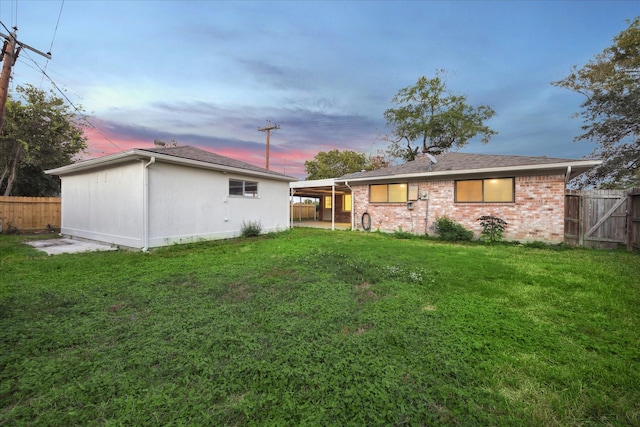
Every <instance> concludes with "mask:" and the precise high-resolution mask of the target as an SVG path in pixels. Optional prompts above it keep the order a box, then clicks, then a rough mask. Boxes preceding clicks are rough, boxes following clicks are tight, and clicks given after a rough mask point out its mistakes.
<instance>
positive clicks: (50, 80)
mask: <svg viewBox="0 0 640 427" xmlns="http://www.w3.org/2000/svg"><path fill="white" fill-rule="evenodd" d="M26 55H27V58H29V59H30V60H31V61H32V62H33V63H34V64H35V66H36V67H38V69H39V70H40V72H41V73H42V75H43V76H44V77H46V78H47V80H49V82H50V83H51V84H52V85H53V87H54V88H55V89H56V90H57V91H58V92H59V93H60V95H62V97H63V98H64V99H65V100H66V101H67V102H68V103H69V105H71V106H72V107H73V109H74V110H75V111H76V113H78V114H79V115H80V117H81V118H82V120H83V121H84V122H85V123H86V124H87V125H88V126H89V127H90V128H92V129H94V130H95V131H96V132H98V134H100V136H102V137H103V138H104V139H106V140H107V141H108V142H109V143H110V144H111V145H113V146H114V147H115V148H116V149H117V150H118V151H123V150H122V149H121V148H120V147H118V145H117V144H116V143H115V142H113V141H112V140H111V139H109V137H107V136H106V135H105V134H104V133H102V131H101V130H100V129H98V127H97V126H96V125H94V124H93V123H91V121H90V120H89V118H88V117H87V115H86V114H84V113H83V112H82V111H81V110H80V108H78V107H76V105H75V104H74V103H73V102H72V101H71V100H70V99H69V97H67V95H66V94H65V93H64V91H63V90H62V89H60V87H59V86H58V85H57V84H56V82H54V81H53V79H52V78H51V77H50V76H49V74H47V72H46V71H44V70H43V69H42V67H40V65H39V64H38V63H37V62H36V61H35V60H34V59H33V58H32V57H31V55H29V54H28V53H27V54H26Z"/></svg>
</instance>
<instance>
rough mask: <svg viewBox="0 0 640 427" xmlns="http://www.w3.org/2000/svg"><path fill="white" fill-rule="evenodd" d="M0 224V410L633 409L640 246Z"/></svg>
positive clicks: (102, 421)
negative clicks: (78, 242)
mask: <svg viewBox="0 0 640 427" xmlns="http://www.w3.org/2000/svg"><path fill="white" fill-rule="evenodd" d="M25 238H26V237H25V236H4V235H0V425H46V426H54V425H60V426H70V425H83V426H84V425H322V426H328V425H336V426H346V425H366V426H375V425H384V426H389V425H416V426H418V425H426V426H434V425H444V426H448V425H452V426H476V425H494V426H495V425H514V426H541V425H545V426H592V425H593V426H595V425H612V426H638V425H640V346H639V344H640V256H639V255H637V254H629V253H626V252H622V251H597V250H583V249H573V250H559V249H552V248H548V249H535V248H527V247H523V246H507V245H494V246H486V245H480V244H446V243H441V242H436V241H430V240H422V239H409V240H401V239H397V238H394V236H393V235H385V234H381V233H361V232H348V231H335V232H331V231H326V230H314V229H294V230H290V231H286V232H283V233H279V234H272V235H266V236H261V237H259V238H253V239H235V240H226V241H217V242H203V243H198V244H190V245H181V246H171V247H167V248H163V249H160V250H156V251H153V252H151V253H137V252H99V253H86V254H73V255H58V256H53V257H47V256H46V255H44V254H40V253H38V252H36V251H35V250H33V249H31V248H30V247H27V246H26V245H24V244H22V241H23V240H24V239H25Z"/></svg>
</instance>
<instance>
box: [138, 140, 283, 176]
mask: <svg viewBox="0 0 640 427" xmlns="http://www.w3.org/2000/svg"><path fill="white" fill-rule="evenodd" d="M138 150H140V151H148V152H151V153H156V154H164V155H166V156H173V157H179V158H182V159H188V160H195V161H199V162H205V163H211V164H214V165H220V166H227V167H230V168H237V169H244V170H249V171H254V172H261V173H265V174H269V175H274V176H279V177H288V176H287V175H284V174H281V173H278V172H274V171H272V170H268V169H264V168H261V167H259V166H255V165H252V164H250V163H246V162H243V161H240V160H236V159H232V158H230V157H226V156H221V155H220V154H216V153H212V152H210V151H205V150H201V149H200V148H195V147H191V146H189V145H184V146H178V147H162V148H139V149H138ZM289 178H291V177H289ZM292 179H295V178H292Z"/></svg>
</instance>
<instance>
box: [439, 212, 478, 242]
mask: <svg viewBox="0 0 640 427" xmlns="http://www.w3.org/2000/svg"><path fill="white" fill-rule="evenodd" d="M435 229H436V233H438V236H439V237H440V239H442V240H447V241H450V242H457V241H470V240H471V239H473V231H471V230H467V229H466V228H464V227H463V226H462V225H461V224H459V223H457V222H455V221H454V220H452V219H451V218H447V217H446V216H443V217H440V218H438V219H437V220H436V224H435Z"/></svg>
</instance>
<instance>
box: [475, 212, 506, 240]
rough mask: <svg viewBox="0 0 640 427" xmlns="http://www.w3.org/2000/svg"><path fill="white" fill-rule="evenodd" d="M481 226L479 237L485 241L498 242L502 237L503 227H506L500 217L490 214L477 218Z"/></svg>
mask: <svg viewBox="0 0 640 427" xmlns="http://www.w3.org/2000/svg"><path fill="white" fill-rule="evenodd" d="M478 221H480V225H481V226H482V232H481V233H480V239H481V240H482V241H484V242H485V243H495V242H499V241H501V240H502V238H503V233H504V229H505V228H507V222H506V221H505V220H503V219H502V218H498V217H497V216H492V215H483V216H481V217H480V218H478Z"/></svg>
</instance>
